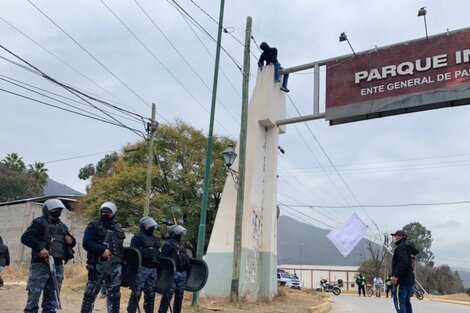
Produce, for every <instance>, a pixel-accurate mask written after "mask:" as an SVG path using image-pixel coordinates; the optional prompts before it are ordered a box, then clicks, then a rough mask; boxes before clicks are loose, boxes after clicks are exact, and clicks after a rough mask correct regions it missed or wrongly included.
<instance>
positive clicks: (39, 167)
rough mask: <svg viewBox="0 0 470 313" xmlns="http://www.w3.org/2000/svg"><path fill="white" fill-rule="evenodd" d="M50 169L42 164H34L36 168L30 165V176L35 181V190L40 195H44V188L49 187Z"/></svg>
mask: <svg viewBox="0 0 470 313" xmlns="http://www.w3.org/2000/svg"><path fill="white" fill-rule="evenodd" d="M47 171H48V169H47V168H46V167H45V166H44V163H42V162H34V166H32V165H29V170H28V172H29V174H30V175H31V178H32V179H33V189H34V190H35V191H37V192H38V193H39V192H40V193H42V192H43V190H44V187H46V185H47V179H48V178H49V175H47Z"/></svg>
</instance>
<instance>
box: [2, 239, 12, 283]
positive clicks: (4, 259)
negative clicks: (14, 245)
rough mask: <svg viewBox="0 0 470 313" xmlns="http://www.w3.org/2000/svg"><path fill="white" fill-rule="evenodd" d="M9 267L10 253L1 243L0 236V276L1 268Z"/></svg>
mask: <svg viewBox="0 0 470 313" xmlns="http://www.w3.org/2000/svg"><path fill="white" fill-rule="evenodd" d="M9 266H10V251H9V250H8V247H7V245H6V244H4V243H3V238H2V236H0V274H1V273H2V272H3V268H5V267H7V268H8V267H9ZM0 287H3V279H2V276H0Z"/></svg>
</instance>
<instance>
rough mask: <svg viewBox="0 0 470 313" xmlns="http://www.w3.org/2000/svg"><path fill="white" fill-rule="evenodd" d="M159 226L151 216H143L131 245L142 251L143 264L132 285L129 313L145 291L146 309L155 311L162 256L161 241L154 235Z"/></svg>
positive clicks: (146, 310) (149, 312)
mask: <svg viewBox="0 0 470 313" xmlns="http://www.w3.org/2000/svg"><path fill="white" fill-rule="evenodd" d="M157 227H158V224H157V222H156V221H155V220H154V219H153V218H151V217H148V216H147V217H143V218H142V219H141V220H140V222H139V230H140V231H139V232H138V233H137V234H135V235H134V237H132V240H131V247H132V248H136V249H138V250H139V252H140V256H141V258H142V266H141V267H140V268H139V271H138V273H137V276H136V279H135V281H134V284H133V286H132V293H131V296H130V298H129V303H128V305H127V312H128V313H135V312H136V310H137V306H138V305H139V300H140V296H141V295H142V291H143V292H144V311H145V313H153V310H154V307H155V290H154V287H155V284H156V283H157V269H156V267H157V260H158V258H159V257H160V241H159V240H158V238H157V237H156V236H155V235H154V232H155V229H156V228H157Z"/></svg>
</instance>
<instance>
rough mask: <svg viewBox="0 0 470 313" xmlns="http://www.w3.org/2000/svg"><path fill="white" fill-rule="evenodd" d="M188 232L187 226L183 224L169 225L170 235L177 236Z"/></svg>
mask: <svg viewBox="0 0 470 313" xmlns="http://www.w3.org/2000/svg"><path fill="white" fill-rule="evenodd" d="M187 232H188V230H187V229H186V228H184V227H183V226H181V225H171V226H170V227H168V237H170V238H172V237H176V236H179V237H181V236H183V235H185V234H186V233H187Z"/></svg>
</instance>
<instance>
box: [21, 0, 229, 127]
mask: <svg viewBox="0 0 470 313" xmlns="http://www.w3.org/2000/svg"><path fill="white" fill-rule="evenodd" d="M28 1H29V0H28ZM100 1H101V3H102V4H103V5H104V6H105V7H106V8H107V9H108V11H109V12H110V13H111V14H112V15H113V16H114V17H115V18H116V19H117V20H118V21H119V23H121V25H122V26H123V27H124V28H125V29H126V30H127V31H128V32H129V33H130V34H131V35H132V36H133V37H134V38H135V39H136V40H137V41H138V42H139V43H140V44H141V45H142V47H144V49H145V50H146V51H147V52H148V53H149V54H150V55H151V56H152V57H153V59H154V60H155V61H157V62H158V63H159V64H160V65H161V66H162V67H163V68H164V69H165V70H166V71H167V72H168V74H170V76H171V77H173V79H174V80H176V82H177V83H178V84H179V85H180V86H181V87H182V88H183V89H184V90H185V91H186V92H187V93H188V94H189V95H190V96H191V98H193V99H194V101H196V103H197V104H199V106H200V107H201V108H202V109H203V110H204V111H206V112H207V113H209V114H210V112H209V110H208V109H207V108H206V107H205V106H204V105H202V103H201V102H200V101H199V100H198V99H197V98H196V97H195V96H194V94H193V93H192V92H191V91H189V89H188V88H186V86H185V85H184V84H183V83H182V82H181V81H180V80H179V79H178V78H177V77H176V75H175V74H173V72H171V71H170V69H169V68H168V67H167V66H166V65H165V64H163V62H162V61H160V59H158V58H157V57H156V56H155V54H154V53H153V52H152V50H150V48H149V47H148V46H147V45H146V44H145V43H144V42H143V41H142V40H141V39H140V38H139V37H138V36H137V35H136V34H135V33H134V32H133V31H132V30H131V29H130V28H129V27H128V26H127V25H126V23H124V21H123V20H122V19H121V18H120V17H119V16H117V14H116V13H114V11H113V10H112V9H111V8H110V7H109V6H108V5H107V4H106V3H105V2H104V0H100ZM218 124H219V126H220V127H222V128H223V129H224V130H225V131H226V132H227V133H229V134H230V131H228V130H227V129H226V128H225V126H224V125H223V124H222V123H220V122H218ZM232 136H233V135H232Z"/></svg>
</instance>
